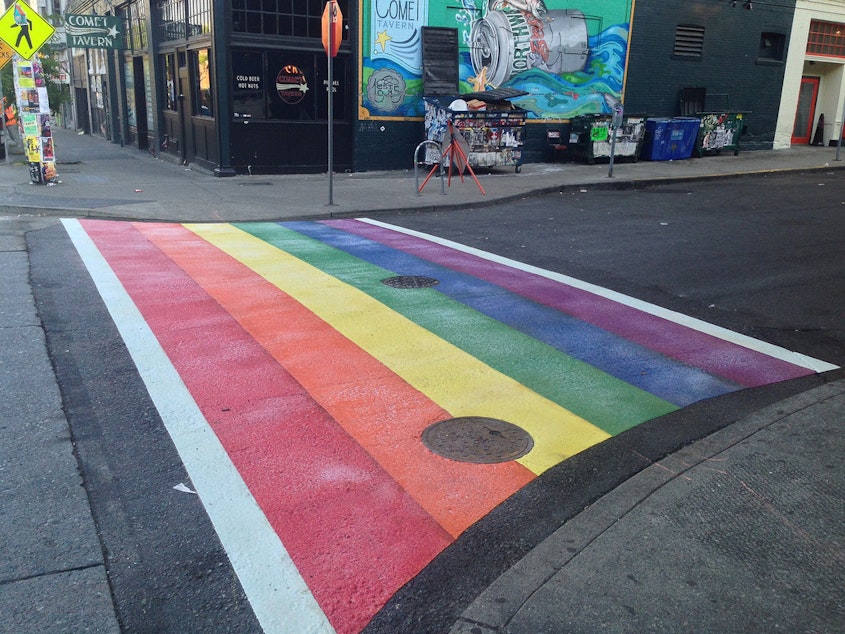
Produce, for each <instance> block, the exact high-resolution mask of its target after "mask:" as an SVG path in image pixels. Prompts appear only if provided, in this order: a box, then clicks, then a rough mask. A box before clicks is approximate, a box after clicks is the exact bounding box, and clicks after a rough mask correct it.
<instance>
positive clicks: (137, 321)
mask: <svg viewBox="0 0 845 634" xmlns="http://www.w3.org/2000/svg"><path fill="white" fill-rule="evenodd" d="M62 224H63V225H64V227H65V230H66V231H67V233H68V235H69V236H70V239H71V241H72V242H73V244H74V246H75V247H76V250H77V251H78V253H79V255H80V257H81V258H82V260H83V262H84V263H85V266H86V268H87V269H88V271H89V273H90V275H91V277H92V279H93V280H94V284H95V285H96V287H97V290H98V291H99V293H100V295H101V297H102V298H103V301H104V302H105V304H106V307H107V308H108V311H109V313H110V315H111V317H112V319H113V320H114V323H115V325H116V326H117V329H118V331H119V332H120V335H121V337H123V340H124V343H125V344H126V347H127V349H128V351H129V353H130V355H131V356H132V359H133V361H134V362H135V365H136V366H137V368H138V372H139V374H140V376H141V378H142V379H143V381H144V384H145V385H146V387H147V391H148V392H149V394H150V397H151V398H152V400H153V402H154V404H155V406H156V409H157V410H158V412H159V415H160V416H161V418H162V421H163V422H164V425H165V427H166V428H167V431H168V433H169V434H170V437H171V439H172V440H173V443H174V445H175V446H176V449H177V451H178V452H179V456H180V457H181V459H182V462H183V463H184V464H185V468H186V469H187V471H188V474H189V475H190V476H191V481H192V482H193V484H194V486H195V487H196V489H197V492H198V493H199V495H200V499H201V500H202V503H203V506H204V507H205V509H206V511H207V513H208V516H209V518H210V519H211V522H212V524H213V525H214V529H215V530H216V531H217V534H218V536H219V538H220V541H221V543H223V545H224V547H225V549H226V553H227V554H228V556H229V559H230V561H231V562H232V566H233V568H234V569H235V572H236V573H237V575H238V579H239V580H240V582H241V585H242V586H243V588H244V592H245V593H246V595H247V596H248V597H249V601H250V605H251V606H252V608H253V611H254V612H255V615H256V618H257V619H258V622H259V623H260V624H261V627H262V628H263V629H264V631H265V632H268V633H279V634H305V633H307V634H326V633H333V632H334V631H335V630H334V628H332V626H331V625H330V624H329V621H328V619H327V618H326V615H325V614H324V613H323V611H322V610H321V609H320V606H319V605H318V604H317V602H316V600H315V599H314V597H313V595H312V594H311V590H310V589H309V588H308V585H307V584H306V583H305V581H304V580H303V579H302V576H301V575H300V574H299V571H298V570H297V568H296V566H295V565H294V563H293V561H292V560H291V558H290V555H289V554H288V552H287V551H286V550H285V548H284V546H283V545H282V542H281V540H280V539H279V536H278V535H277V534H276V532H275V531H274V530H273V528H272V527H271V526H270V523H269V521H268V520H267V518H266V517H265V515H264V513H263V512H262V511H261V509H260V508H259V506H258V504H257V502H256V501H255V498H253V496H252V493H250V491H249V489H248V488H247V487H246V485H245V484H244V482H243V479H242V478H241V476H240V474H239V473H238V471H237V469H235V467H234V465H233V464H232V461H231V460H230V459H229V456H228V454H227V453H226V450H225V449H223V446H222V445H221V444H220V441H219V440H218V439H217V436H216V435H215V434H214V432H213V431H212V430H211V428H210V427H209V426H208V422H207V421H206V419H205V417H204V416H203V415H202V413H201V412H200V410H199V407H198V406H197V404H196V402H195V401H194V399H193V397H192V396H191V394H190V392H188V390H187V388H186V387H185V384H184V383H183V381H182V379H181V377H180V376H179V374H178V372H176V370H175V368H174V367H173V364H172V363H171V362H170V360H169V359H168V357H167V355H166V354H165V353H164V350H163V349H162V348H161V345H159V343H158V340H157V339H156V337H155V335H153V333H152V331H151V330H150V327H149V326H148V325H147V323H146V322H145V321H144V318H143V317H142V315H141V313H140V311H139V310H138V308H137V306H135V303H134V302H133V301H132V299H131V298H130V297H129V295H128V293H127V292H126V289H125V288H124V287H123V285H122V284H121V282H120V280H119V279H118V278H117V276H116V275H115V273H114V271H113V270H112V268H111V266H109V264H108V262H107V261H106V259H105V258H104V257H103V255H102V254H101V253H100V251H99V250H98V249H97V247H96V246H95V245H94V242H93V240H92V239H91V238H90V237H89V236H88V234H87V233H86V232H85V230H84V229H83V228H82V226H81V224H80V222H79V221H78V220H75V219H62ZM244 526H249V527H250V530H249V531H248V532H247V531H244ZM280 604H281V605H284V606H285V609H284V610H280V609H279V606H280ZM286 615H295V618H290V617H288V618H286Z"/></svg>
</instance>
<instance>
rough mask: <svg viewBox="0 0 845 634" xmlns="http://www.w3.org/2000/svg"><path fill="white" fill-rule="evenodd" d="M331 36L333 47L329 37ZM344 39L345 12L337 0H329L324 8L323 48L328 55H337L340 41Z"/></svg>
mask: <svg viewBox="0 0 845 634" xmlns="http://www.w3.org/2000/svg"><path fill="white" fill-rule="evenodd" d="M330 38H331V47H329V39H330ZM342 39H343V14H342V13H341V12H340V7H339V6H338V5H337V0H329V1H328V2H327V3H326V8H325V9H323V48H324V49H326V55H329V56H330V57H337V51H338V49H339V48H340V41H341V40H342Z"/></svg>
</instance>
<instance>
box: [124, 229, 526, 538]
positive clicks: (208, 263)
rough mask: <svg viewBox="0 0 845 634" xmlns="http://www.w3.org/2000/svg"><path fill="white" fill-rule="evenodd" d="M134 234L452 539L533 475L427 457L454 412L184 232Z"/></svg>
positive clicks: (510, 466)
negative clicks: (431, 431)
mask: <svg viewBox="0 0 845 634" xmlns="http://www.w3.org/2000/svg"><path fill="white" fill-rule="evenodd" d="M135 227H136V228H137V230H138V231H140V232H141V233H142V234H143V235H145V236H146V237H147V238H148V239H149V240H150V241H151V242H153V243H154V244H155V245H156V246H157V247H158V248H159V249H161V250H162V251H163V252H164V253H165V254H166V255H167V256H168V257H169V258H171V259H172V260H173V261H174V262H175V263H176V264H177V265H178V266H179V267H180V268H182V269H183V270H184V271H185V272H186V273H187V274H188V275H189V276H191V277H192V278H193V279H194V281H196V282H197V284H199V285H200V286H201V287H202V288H203V289H204V290H205V292H207V293H208V294H209V295H210V296H212V297H213V298H214V299H215V300H216V301H217V302H219V303H220V305H221V306H222V307H223V308H224V309H225V310H226V311H227V312H228V313H229V314H230V315H232V317H234V318H235V319H236V320H237V321H238V322H239V323H240V324H241V326H242V327H243V328H244V329H245V330H246V331H247V332H249V333H250V335H251V336H252V337H253V338H254V339H255V340H256V341H257V342H258V343H259V344H261V346H262V347H264V348H265V349H266V350H267V351H268V352H269V353H270V354H271V355H272V356H273V357H274V358H275V359H276V360H277V361H278V362H279V363H280V364H281V365H282V366H283V367H284V368H285V369H286V370H287V371H288V372H290V374H291V375H292V376H293V377H295V378H296V380H297V381H298V382H299V383H300V384H301V385H302V386H303V387H304V388H305V389H306V390H307V391H308V392H309V394H310V395H311V397H312V398H313V399H315V400H316V401H317V402H318V403H319V404H320V405H321V406H322V407H323V408H325V409H326V411H327V412H328V413H329V414H330V415H331V416H332V417H333V418H334V419H335V420H336V421H337V423H338V424H339V425H341V426H342V427H343V428H344V429H345V430H346V431H347V433H349V434H350V435H351V436H352V437H353V438H354V439H355V440H356V441H357V442H358V443H359V444H360V445H361V446H362V447H364V448H365V449H366V451H367V452H368V453H369V454H370V455H372V456H373V457H374V458H375V460H376V461H377V462H378V463H379V464H380V465H381V466H382V468H384V469H385V471H387V472H388V473H389V474H390V475H391V477H393V478H394V479H395V480H396V481H397V482H398V483H399V484H400V485H401V486H402V487H403V488H404V489H405V490H406V491H407V492H408V493H409V494H410V495H411V496H412V497H413V498H414V500H416V502H417V503H418V504H420V506H422V507H423V508H424V509H425V510H426V511H427V512H428V513H430V514H431V516H432V517H433V518H434V519H435V520H436V521H437V522H438V523H439V524H440V525H441V526H443V528H444V529H445V530H446V531H448V532H449V533H450V534H451V535H453V536H457V535H459V534H460V533H462V532H463V531H464V530H465V529H466V528H467V527H468V526H470V525H471V524H472V523H474V522H475V521H477V520H478V519H480V518H481V517H483V516H484V515H486V514H487V513H489V512H490V511H491V510H492V509H493V508H494V507H495V506H497V505H498V504H499V503H500V502H502V501H503V500H504V499H506V498H507V497H509V496H510V495H511V494H513V493H514V492H516V491H518V490H519V489H520V488H522V487H523V486H524V485H525V484H527V483H528V482H530V481H531V480H532V479H533V478H534V477H535V476H534V474H533V473H532V472H531V471H529V470H528V469H526V468H525V467H523V466H522V465H520V464H518V463H516V462H506V463H500V464H494V465H480V464H468V463H462V462H456V461H452V460H447V459H445V458H441V457H440V456H437V455H436V454H433V453H431V452H430V451H428V449H426V448H425V446H424V445H423V444H422V442H421V440H420V436H421V434H422V432H423V430H424V429H425V428H426V427H428V426H429V425H431V424H432V423H435V422H437V421H440V420H443V419H446V418H449V417H450V414H449V413H448V412H446V411H445V410H443V409H442V408H441V407H439V406H438V405H437V404H435V403H433V402H432V401H431V400H430V399H429V398H428V397H426V396H425V395H424V394H423V393H421V392H420V391H418V390H416V389H415V388H413V387H411V386H410V385H409V384H408V383H407V382H405V381H404V380H402V379H401V378H400V377H399V376H398V375H396V374H395V373H394V372H392V371H391V370H390V369H388V368H387V367H386V366H384V365H383V364H382V363H380V362H379V361H377V360H376V359H374V358H373V357H372V356H370V355H369V354H368V353H367V352H366V351H364V350H362V349H361V348H360V347H358V346H357V345H355V344H354V343H352V342H351V341H349V340H348V339H346V338H345V337H343V336H342V335H341V334H340V333H338V332H337V331H336V330H335V329H334V328H332V327H331V326H329V325H328V324H327V323H326V322H324V321H323V320H322V319H320V318H319V317H317V316H316V315H314V314H313V313H312V312H311V311H309V310H307V309H306V308H304V307H303V306H302V305H301V304H300V303H298V302H297V301H295V300H294V299H292V298H291V297H290V296H288V295H286V294H285V293H284V292H282V291H281V290H280V289H279V288H278V287H276V286H274V285H272V284H270V283H269V282H267V281H266V280H265V279H264V278H262V277H260V276H258V275H256V274H255V273H254V272H253V271H252V270H250V269H249V268H247V267H245V266H244V265H242V264H240V263H238V262H237V261H236V260H234V259H233V258H231V257H230V256H228V255H226V254H224V253H222V252H221V251H219V250H218V249H217V248H215V247H214V246H212V245H210V244H208V243H207V242H205V241H203V240H200V239H199V238H198V237H197V236H196V235H195V234H194V233H192V232H190V231H188V230H187V229H185V228H184V227H182V226H179V225H158V224H156V225H152V224H146V223H138V224H136V225H135ZM233 231H234V229H233Z"/></svg>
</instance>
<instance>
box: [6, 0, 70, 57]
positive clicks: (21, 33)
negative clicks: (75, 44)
mask: <svg viewBox="0 0 845 634" xmlns="http://www.w3.org/2000/svg"><path fill="white" fill-rule="evenodd" d="M55 31H56V29H54V28H53V25H52V24H50V23H49V22H47V20H45V19H44V18H42V17H41V16H40V15H39V14H38V11H36V10H35V9H34V8H32V7H31V6H29V5H28V4H26V3H25V2H23V0H18V1H17V2H15V3H14V4H12V6H10V7H9V8H8V9H7V10H6V13H4V14H3V15H2V17H0V39H2V40H3V41H4V42H6V44H8V45H9V46H11V47H12V48H13V49H14V50H15V52H16V53H17V54H18V55H20V56H21V57H23V58H24V59H29V58H30V57H32V56H33V55H34V54H35V52H36V51H37V50H38V49H39V48H41V47H42V46H44V43H45V42H46V41H47V40H49V39H50V38H51V37H52V35H53V33H55Z"/></svg>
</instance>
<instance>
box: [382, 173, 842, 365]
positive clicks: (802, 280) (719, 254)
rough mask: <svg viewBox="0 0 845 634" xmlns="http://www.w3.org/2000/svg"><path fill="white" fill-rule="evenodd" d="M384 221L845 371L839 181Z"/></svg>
mask: <svg viewBox="0 0 845 634" xmlns="http://www.w3.org/2000/svg"><path fill="white" fill-rule="evenodd" d="M381 218H382V219H383V220H385V222H390V223H393V224H397V225H400V226H406V227H409V228H413V229H417V230H420V231H424V232H429V233H433V234H436V235H438V236H441V237H444V238H448V239H451V240H455V241H456V242H461V243H463V244H467V245H469V246H474V247H477V248H480V249H485V250H487V251H492V252H494V253H497V254H499V255H503V256H506V257H509V258H513V259H515V260H519V261H521V262H525V263H528V264H533V265H535V266H539V267H542V268H545V269H549V270H551V271H556V272H560V273H565V274H566V275H570V276H572V277H575V278H578V279H582V280H585V281H588V282H591V283H593V284H597V285H600V286H604V287H607V288H611V289H613V290H616V291H618V292H621V293H625V294H628V295H631V296H633V297H637V298H639V299H642V300H645V301H648V302H652V303H655V304H658V305H660V306H664V307H666V308H670V309H673V310H677V311H679V312H681V313H684V314H687V315H691V316H694V317H697V318H700V319H703V320H705V321H710V322H713V323H716V324H718V325H721V326H723V327H726V328H729V329H731V330H735V331H737V332H742V333H744V334H748V335H750V336H752V337H755V338H760V339H763V340H765V341H769V342H771V343H775V344H777V345H781V346H784V347H786V348H789V349H792V350H797V351H800V352H803V353H805V354H809V355H811V356H816V357H818V358H821V359H824V360H826V361H829V362H831V363H835V364H838V365H841V364H843V362H845V319H843V315H845V257H843V254H845V182H843V180H842V175H841V174H840V173H839V172H828V173H824V172H816V173H812V174H807V173H789V174H778V175H759V176H745V177H741V178H733V179H724V180H718V181H706V182H690V183H687V184H672V185H656V186H649V187H643V188H641V189H633V190H628V191H619V190H606V189H596V190H592V191H591V190H589V189H588V188H585V189H582V190H581V191H580V192H572V193H569V192H567V193H561V194H552V195H549V196H544V197H541V198H531V199H525V200H523V201H521V202H519V203H515V204H509V205H506V206H505V205H503V206H495V207H488V208H484V209H477V210H469V211H464V212H461V211H449V212H442V213H415V214H402V215H398V216H391V215H387V216H382V217H381Z"/></svg>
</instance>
